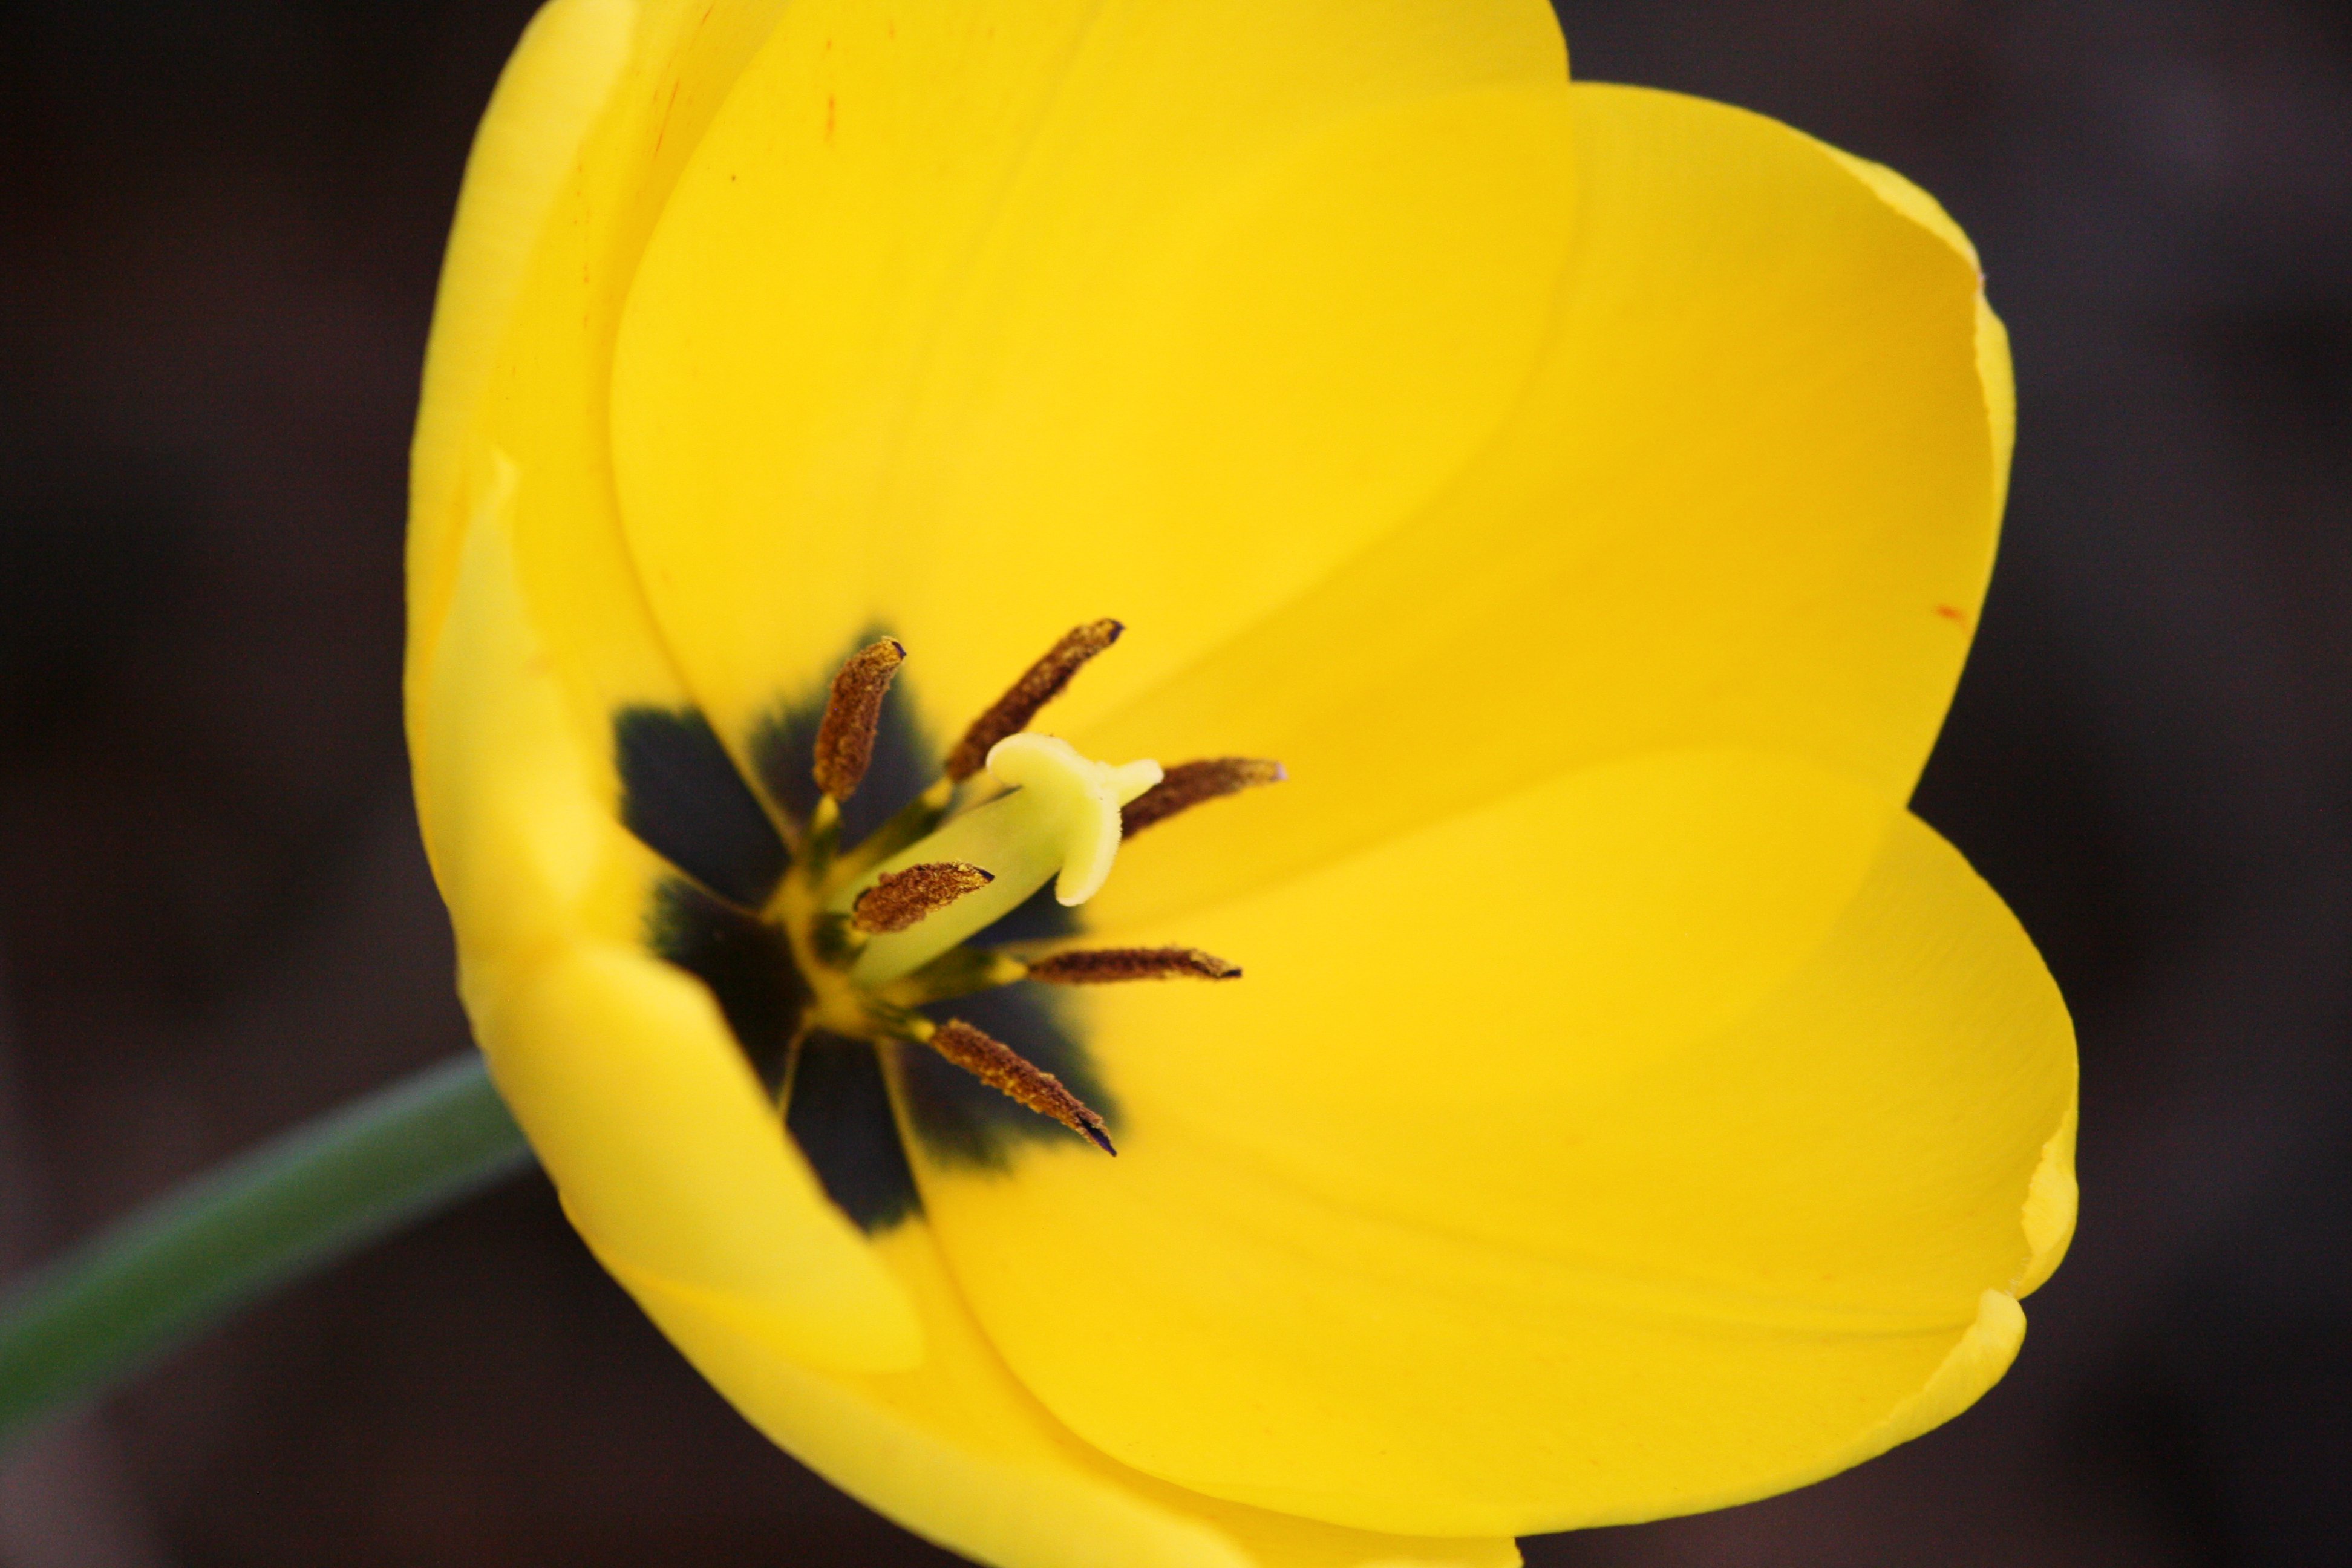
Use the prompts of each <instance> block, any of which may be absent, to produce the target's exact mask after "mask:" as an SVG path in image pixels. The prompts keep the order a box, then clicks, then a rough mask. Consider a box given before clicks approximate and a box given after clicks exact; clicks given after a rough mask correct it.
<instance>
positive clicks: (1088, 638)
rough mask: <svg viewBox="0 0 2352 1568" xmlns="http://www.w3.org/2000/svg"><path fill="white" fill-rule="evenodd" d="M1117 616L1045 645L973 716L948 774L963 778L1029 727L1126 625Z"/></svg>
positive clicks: (951, 756) (951, 754)
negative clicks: (1043, 650)
mask: <svg viewBox="0 0 2352 1568" xmlns="http://www.w3.org/2000/svg"><path fill="white" fill-rule="evenodd" d="M1126 629H1127V628H1125V627H1124V626H1120V625H1119V624H1118V622H1117V621H1109V620H1104V621H1088V622H1087V624H1086V625H1085V626H1075V627H1073V628H1071V630H1070V631H1068V632H1067V633H1066V634H1065V635H1064V636H1063V637H1062V640H1061V641H1060V642H1057V643H1055V645H1054V646H1053V647H1051V648H1049V649H1047V650H1046V653H1045V658H1041V659H1039V660H1038V661H1037V662H1036V663H1034V664H1033V665H1031V666H1030V667H1029V668H1028V670H1027V671H1026V672H1025V673H1024V674H1023V676H1022V677H1021V679H1018V680H1016V681H1014V682H1013V686H1012V689H1010V690H1008V691H1006V692H1005V694H1004V695H1003V696H1002V697H1000V698H998V699H997V700H995V702H994V703H992V704H991V705H990V707H989V710H988V711H987V712H985V713H982V715H981V716H980V717H979V718H977V719H975V720H973V721H971V729H969V730H966V731H964V732H963V739H962V740H961V741H958V742H956V743H955V750H954V751H951V752H949V753H948V765H947V775H948V777H949V778H950V779H953V780H955V781H957V782H958V783H961V782H962V781H963V780H965V779H968V778H970V777H971V775H972V774H974V773H978V772H979V771H980V765H981V764H982V763H985V762H986V761H988V753H989V752H990V750H991V749H992V747H994V746H995V744H996V742H999V741H1002V740H1003V739H1004V737H1005V736H1007V735H1013V734H1018V733H1019V732H1020V731H1023V730H1025V729H1027V728H1028V727H1029V721H1030V720H1032V719H1034V718H1035V717H1036V716H1037V710H1039V709H1040V708H1043V707H1044V706H1045V704H1046V703H1048V702H1051V701H1052V700H1054V699H1055V698H1056V697H1059V696H1060V695H1061V694H1062V688H1064V687H1066V686H1067V685H1069V683H1070V677H1072V676H1074V675H1076V674H1077V672H1078V671H1079V670H1081V669H1083V668H1086V665H1087V660H1088V659H1090V658H1094V656H1095V655H1097V654H1098V653H1100V652H1102V650H1103V649H1105V648H1107V647H1110V645H1111V644H1113V643H1115V642H1117V641H1118V634H1119V633H1120V632H1122V631H1124V630H1126Z"/></svg>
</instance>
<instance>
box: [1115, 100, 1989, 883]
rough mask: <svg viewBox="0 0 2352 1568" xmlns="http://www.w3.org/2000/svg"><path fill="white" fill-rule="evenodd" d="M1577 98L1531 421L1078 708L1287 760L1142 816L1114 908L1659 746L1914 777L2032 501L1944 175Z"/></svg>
mask: <svg viewBox="0 0 2352 1568" xmlns="http://www.w3.org/2000/svg"><path fill="white" fill-rule="evenodd" d="M1570 97H1571V98H1572V100H1573V102H1574V105H1575V127H1576V129H1575V143H1576V169H1577V173H1576V195H1575V199H1576V213H1577V220H1576V231H1575V236H1574V240H1573V247H1572V258H1571V262H1570V266H1569V268H1567V270H1566V271H1565V273H1564V274H1563V276H1562V279H1561V283H1560V295H1559V319H1558V321H1557V323H1556V326H1555V329H1554V331H1553V335H1552V337H1551V339H1550V341H1549V345H1548V347H1547V349H1546V351H1545V359H1544V362H1543V363H1542V365H1541V367H1540V369H1539V370H1538V373H1537V374H1536V376H1535V378H1534V380H1533V381H1532V382H1531V383H1530V384H1529V385H1528V389H1527V391H1526V394H1525V395H1524V396H1523V397H1522V398H1521V399H1520V401H1519V402H1518V404H1517V405H1516V407H1515V409H1514V412H1513V415H1512V416H1511V419H1510V421H1509V422H1508V424H1507V426H1505V427H1504V428H1503V429H1502V430H1501V431H1500V432H1498V433H1497V435H1496V437H1495V439H1494V440H1493V441H1492V442H1491V443H1490V444H1489V445H1488V446H1487V447H1486V448H1485V449H1483V450H1482V451H1481V453H1480V454H1479V455H1478V457H1477V458H1475V461H1473V462H1472V463H1470V464H1469V465H1467V466H1466V467H1465V468H1464V470H1463V471H1462V472H1461V473H1460V474H1459V475H1458V476H1456V478H1455V479H1454V482H1453V484H1452V485H1451V486H1450V487H1449V488H1448V489H1447V490H1446V492H1445V493H1444V495H1443V496H1441V497H1439V498H1438V499H1436V500H1433V502H1432V503H1431V504H1429V505H1428V506H1427V507H1425V508H1423V510H1421V511H1420V512H1418V513H1417V514H1416V515H1415V516H1414V517H1413V518H1412V520H1411V521H1409V523H1407V524H1406V525H1404V526H1402V527H1399V528H1397V529H1395V530H1393V531H1390V532H1389V533H1388V534H1386V535H1385V536H1384V537H1383V538H1382V539H1381V541H1380V542H1378V543H1377V544H1376V545H1375V546H1373V547H1371V548H1369V549H1367V550H1364V551H1362V552H1360V553H1359V554H1358V555H1356V556H1355V557H1354V558H1353V559H1351V560H1350V561H1349V563H1347V564H1346V566H1345V567H1344V568H1342V569H1340V570H1339V571H1337V572H1334V573H1333V574H1330V575H1329V576H1328V578H1326V579H1325V580H1324V581H1322V582H1321V583H1318V584H1316V585H1315V587H1314V588H1313V589H1312V590H1311V591H1310V592H1308V593H1306V594H1304V595H1300V596H1298V597H1297V599H1296V600H1294V601H1293V602H1291V603H1288V604H1286V605H1283V606H1282V607H1281V608H1280V609H1279V610H1277V611H1276V612H1275V613H1273V614H1271V615H1269V616H1265V617H1263V618H1262V619H1261V620H1259V621H1258V622H1257V623H1256V624H1255V625H1254V626H1252V627H1251V628H1250V629H1249V631H1248V632H1247V633H1246V634H1245V635H1244V636H1243V637H1238V638H1236V639H1234V641H1232V642H1231V643H1230V644H1228V645H1226V646H1225V647H1220V648H1218V649H1216V650H1214V651H1213V653H1212V654H1211V655H1210V656H1209V657H1206V658H1202V659H1201V660H1199V661H1198V662H1197V663H1195V664H1194V665H1192V667H1191V668H1187V669H1186V670H1185V671H1184V672H1182V674H1181V675H1180V676H1179V677H1177V678H1176V679H1171V680H1170V681H1168V682H1167V683H1165V684H1164V685H1163V686H1162V687H1161V688H1160V689H1157V690H1155V691H1153V692H1151V693H1150V694H1148V695H1146V696H1144V697H1143V698H1141V699H1140V700H1137V701H1135V702H1133V703H1131V704H1129V705H1127V706H1126V707H1124V708H1123V709H1122V710H1119V711H1118V712H1117V713H1115V714H1112V715H1109V716H1108V717H1107V718H1105V719H1104V720H1103V721H1100V722H1097V723H1093V724H1087V725H1083V726H1079V727H1077V728H1076V729H1074V730H1073V731H1072V732H1071V738H1072V739H1073V740H1074V741H1075V742H1077V743H1079V744H1080V745H1082V746H1086V747H1088V748H1090V749H1093V750H1096V751H1098V752H1116V753H1118V754H1120V755H1127V754H1145V755H1156V756H1160V758H1162V759H1163V760H1166V761H1174V760H1178V759H1181V758H1182V757H1184V756H1187V755H1198V754H1213V753H1216V752H1241V753H1244V754H1249V755H1256V756H1269V757H1278V758H1280V759H1281V760H1282V761H1283V763H1285V764H1286V766H1287V767H1288V769H1289V771H1290V776H1291V782H1290V783H1289V784H1286V785H1285V786H1283V787H1282V788H1281V789H1278V790H1266V791H1261V792H1258V793H1256V794H1255V795H1250V796H1248V797H1246V798H1244V800H1241V801H1238V802H1235V803H1234V804H1233V805H1230V806H1221V807H1219V808H1218V809H1217V811H1216V812H1214V813H1213V814H1210V813H1204V814H1202V816H1201V818H1200V820H1199V821H1198V823H1197V825H1194V824H1187V825H1186V826H1185V828H1184V829H1183V832H1184V835H1185V837H1183V839H1182V840H1181V842H1180V841H1178V840H1177V839H1176V838H1175V837H1173V836H1171V835H1165V834H1160V833H1155V834H1154V835H1152V836H1151V837H1146V838H1143V839H1139V841H1138V842H1137V844H1136V845H1135V846H1134V847H1133V853H1132V857H1131V858H1130V859H1129V862H1128V864H1126V865H1125V866H1124V867H1122V868H1121V872H1120V875H1119V876H1118V878H1117V879H1114V880H1113V882H1112V884H1111V886H1110V888H1109V889H1107V891H1106V893H1105V895H1104V902H1103V905H1102V910H1103V915H1104V918H1106V919H1108V920H1112V921H1118V920H1121V919H1126V918H1131V917H1139V916H1143V915H1146V914H1150V913H1174V912H1176V911H1179V910H1182V909H1184V908H1186V907H1188V906H1190V905H1192V904H1195V903H1200V902H1206V901H1212V900H1215V899H1217V898H1220V897H1223V896H1224V895H1226V894H1228V893H1231V892H1233V891H1234V890H1237V889H1241V888H1244V887H1247V886H1252V885H1256V884H1263V883H1271V882H1275V881H1278V880H1280V879H1283V878H1285V877H1287V876H1290V875H1293V874H1295V873H1296V872H1298V871H1300V870H1303V869H1306V868H1309V867H1312V866H1313V865H1315V864H1317V863H1318V861H1320V860H1322V859H1324V858H1328V857H1333V856H1339V855H1343V854H1346V853H1348V852H1349V851H1350V850H1352V849H1354V848H1358V847H1363V846H1366V845H1369V844H1371V843H1374V842H1377V841H1378V840H1379V839H1381V837H1385V836H1387V835H1389V834H1391V833H1394V832H1398V831H1401V830H1404V829H1407V828H1410V827H1412V826H1415V825H1417V824H1420V823H1423V822H1426V821H1428V820H1430V819H1432V818H1433V817H1438V816H1444V815H1445V814H1447V813H1449V812H1453V811H1457V810H1462V809H1465V808H1468V807H1471V806H1475V805H1477V804H1479V803H1480V802H1482V801H1485V800H1488V799H1492V798H1495V797H1496V796H1497V795H1503V794H1507V793H1508V792H1510V791H1512V790H1515V789H1518V788H1522V787H1525V786H1526V785H1528V784H1532V783H1534V782H1536V781H1538V780H1539V779H1541V778H1544V777H1546V776H1548V775H1549V774H1551V773H1557V772H1559V771H1560V770H1562V769H1565V768H1569V767H1573V766H1578V765H1581V764H1584V763H1591V762H1592V761H1596V760H1599V759H1603V758H1607V757H1610V756H1613V755H1623V754H1627V753H1631V752H1640V751H1643V750H1647V749H1652V748H1655V747H1661V746H1690V745H1699V746H1706V745H1749V746H1760V747H1768V748H1771V749H1778V750H1788V751H1793V752H1801V753H1803V754H1807V755H1811V756H1812V757H1814V758H1816V759H1818V760H1820V761H1822V762H1823V763H1827V764H1828V765H1830V766H1831V767H1832V768H1834V769H1837V770H1839V771H1842V772H1844V773H1851V774H1853V776H1855V777H1857V778H1860V779H1864V780H1867V781H1870V782H1872V783H1874V784H1876V785H1877V786H1878V787H1879V789H1880V791H1881V793H1882V794H1883V795H1884V796H1885V798H1886V799H1888V800H1902V799H1904V798H1906V797H1907V796H1908V795H1909V794H1910V791H1911V787H1912V784H1913V783H1914V782H1915V781H1916V778H1917V776H1918V771H1919V768H1920V767H1921V765H1922V764H1923V763H1924V762H1925V760H1926V758H1927V750H1928V747H1929V745H1930V744H1931V743H1932V742H1933V740H1934V738H1935V734H1936V731H1937V726H1938V725H1939V724H1940V722H1941V721H1942V719H1943V714H1944V710H1945V708H1946V706H1947V705H1948V702H1949V700H1950V697H1951V691H1952V688H1953V685H1954V682H1955V681H1956V680H1957V679H1958V674H1959V669H1960V664H1961V661H1962V659H1963V658H1964V657H1965V655H1966V653H1967V650H1968V645H1969V637H1970V634H1971V632H1972V630H1973V628H1974V626H1975V616H1976V613H1977V606H1978V604H1979V600H1980V599H1981V597H1982V594H1983V589H1984V583H1985V578H1986V575H1987V573H1988V571H1989V569H1990V563H1991V559H1992V548H1993V543H1994V535H1995V531H1996V528H1997V525H1998V522H1999V519H2000V500H2001V484H2002V481H2003V468H2004V464H2005V459H2006V452H2007V447H2008V440H2009V430H2008V422H2007V421H2008V415H2007V410H2008V406H2009V404H2008V398H2009V386H2008V380H2007V360H2006V356H2005V353H2004V352H2002V351H2001V350H2000V345H1999V341H1998V334H1999V328H1998V323H1997V322H1992V321H1991V318H1990V313H1989V312H1988V311H1986V310H1984V308H1983V303H1982V299H1981V295H1980V292H1979V281H1978V277H1977V272H1976V268H1975V265H1974V260H1973V258H1972V256H1971V255H1969V253H1968V252H1967V251H1966V250H1965V249H1964V248H1962V247H1956V246H1955V244H1954V243H1953V242H1952V239H1951V236H1952V235H1954V234H1957V231H1956V230H1952V229H1951V228H1950V225H1949V221H1948V219H1941V215H1940V214H1939V213H1937V212H1936V211H1935V209H1934V208H1933V204H1932V203H1927V199H1926V198H1925V197H1924V196H1920V195H1918V193H1917V192H1916V190H1914V189H1913V188H1912V187H1909V186H1907V185H1901V184H1900V183H1899V182H1895V183H1893V184H1884V185H1883V186H1882V185H1874V184H1873V183H1872V182H1871V181H1869V180H1866V179H1864V178H1863V177H1862V176H1861V175H1860V174H1857V173H1856V169H1855V166H1854V164H1853V161H1851V160H1847V159H1844V158H1843V157H1842V156H1840V155H1838V154H1836V153H1832V152H1831V151H1830V150H1829V149H1827V148H1824V147H1822V145H1821V144H1820V143H1818V142H1812V141H1811V140H1810V139H1808V138H1806V137H1803V136H1801V135H1799V134H1798V133H1797V132H1793V131H1790V130H1789V129H1788V128H1787V127H1785V126H1782V125H1779V124H1776V123H1774V122H1772V121H1768V120H1764V119H1761V118H1759V117H1758V116H1755V115H1752V114H1748V113H1744V112H1742V111H1740V110H1734V109H1727V108H1725V107H1723V106H1721V105H1717V104H1711V103H1706V102H1702V101H1699V100H1694V99H1687V98H1681V97H1677V96H1675V95H1672V94H1665V93H1655V92H1647V91H1641V90H1635V89H1622V88H1597V87H1591V86H1578V87H1576V88H1574V89H1571V91H1570ZM1880 174H1882V175H1883V174H1884V171H1881V172H1880ZM1885 179H1886V180H1887V181H1892V176H1885ZM1888 191H1895V192H1896V193H1897V194H1900V193H1908V195H1907V196H1906V205H1901V206H1898V205H1895V204H1893V203H1891V202H1890V201H1889V200H1888V199H1886V194H1885V193H1886V192H1888ZM1923 216H1927V217H1933V218H1936V219H1940V220H1941V221H1940V226H1939V225H1937V224H1936V223H1930V222H1923V221H1922V218H1923ZM1987 323H1989V325H1988V324H1987ZM1987 334H1990V340H1991V341H1990V343H1989V344H1986V345H1984V346H1980V340H1982V339H1984V338H1985V337H1986V336H1987ZM1148 632H1149V628H1148V627H1147V628H1144V629H1142V630H1139V633H1138V638H1139V639H1140V637H1143V636H1145V635H1148ZM1123 652H1124V650H1123V649H1122V653H1123Z"/></svg>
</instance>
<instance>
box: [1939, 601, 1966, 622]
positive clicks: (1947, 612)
mask: <svg viewBox="0 0 2352 1568" xmlns="http://www.w3.org/2000/svg"><path fill="white" fill-rule="evenodd" d="M1936 613H1937V615H1939V616H1943V617H1944V618H1945V619H1946V620H1948V621H1949V622H1951V623H1952V625H1954V626H1967V625H1968V624H1969V613H1968V612H1967V611H1966V610H1963V609H1961V608H1960V607H1959V606H1958V605H1937V606H1936Z"/></svg>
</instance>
